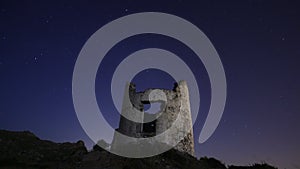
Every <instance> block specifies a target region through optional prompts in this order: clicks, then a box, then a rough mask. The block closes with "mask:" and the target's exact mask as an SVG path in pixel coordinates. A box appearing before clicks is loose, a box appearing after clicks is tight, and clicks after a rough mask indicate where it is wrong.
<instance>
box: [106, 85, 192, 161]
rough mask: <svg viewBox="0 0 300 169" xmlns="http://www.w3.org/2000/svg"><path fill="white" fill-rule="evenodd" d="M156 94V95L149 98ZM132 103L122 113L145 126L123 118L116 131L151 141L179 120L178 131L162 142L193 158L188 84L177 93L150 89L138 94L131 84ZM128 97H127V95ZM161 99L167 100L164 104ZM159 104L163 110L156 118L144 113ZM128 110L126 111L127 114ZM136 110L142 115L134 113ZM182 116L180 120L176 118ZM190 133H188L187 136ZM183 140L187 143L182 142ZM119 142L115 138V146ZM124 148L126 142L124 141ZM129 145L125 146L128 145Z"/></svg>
mask: <svg viewBox="0 0 300 169" xmlns="http://www.w3.org/2000/svg"><path fill="white" fill-rule="evenodd" d="M153 91H155V92H156V95H154V96H153V95H152V96H151V100H149V97H150V96H149V95H150V94H151V92H153ZM128 92H129V99H130V102H131V105H130V106H129V107H126V106H125V108H124V107H123V109H122V114H123V113H131V114H130V115H132V116H135V118H138V119H142V121H143V123H137V122H134V121H131V120H129V119H127V118H125V117H124V116H121V118H120V124H119V128H118V129H117V131H119V132H120V133H122V134H124V135H127V136H130V137H136V138H141V137H152V136H155V135H159V134H161V133H163V132H164V131H166V130H168V129H169V128H170V127H171V126H172V125H173V123H174V122H175V120H176V119H177V120H179V121H178V123H177V125H176V126H172V127H175V128H176V129H175V130H174V132H172V133H171V134H170V135H168V136H166V137H164V138H163V140H161V141H162V142H163V143H165V144H169V145H174V144H175V143H177V142H179V143H178V144H177V145H176V146H175V147H174V148H175V149H177V150H179V151H182V152H186V153H189V154H191V155H194V138H193V127H192V118H191V109H190V101H189V91H188V87H187V83H186V82H185V81H180V82H178V83H177V84H176V85H175V87H174V90H166V89H147V90H145V91H143V92H137V91H136V88H135V85H134V84H132V83H131V84H129V91H128ZM125 94H126V93H125ZM162 95H164V96H165V97H166V98H165V100H162V99H161V98H162ZM153 102H160V103H161V109H160V111H159V112H157V113H155V114H149V113H147V112H145V111H144V104H150V103H153ZM125 109H126V110H125ZM134 109H137V110H139V111H141V112H143V113H140V114H139V113H136V114H134V113H132V112H135V111H134ZM179 113H181V116H180V117H181V118H180V119H179V118H177V117H178V115H179ZM149 118H150V119H155V120H153V121H145V119H149ZM151 127H154V128H151ZM185 131H188V132H185ZM182 138H184V139H182ZM120 142H121V141H118V140H117V138H114V140H113V144H112V146H116V145H117V144H120ZM122 144H124V140H122ZM125 144H126V143H125Z"/></svg>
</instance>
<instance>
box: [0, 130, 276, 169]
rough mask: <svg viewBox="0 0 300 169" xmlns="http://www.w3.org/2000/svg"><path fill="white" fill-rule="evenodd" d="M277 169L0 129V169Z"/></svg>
mask: <svg viewBox="0 0 300 169" xmlns="http://www.w3.org/2000/svg"><path fill="white" fill-rule="evenodd" d="M4 168H5V169H275V167H273V166H270V165H268V164H254V165H252V166H226V165H225V164H223V163H221V162H220V161H218V160H216V159H214V158H206V157H204V158H200V159H196V158H194V157H192V156H190V155H188V154H184V153H181V152H178V151H176V150H170V151H168V152H166V153H163V154H161V155H158V156H154V157H150V158H144V159H131V158H124V157H120V156H117V155H114V154H111V153H109V152H107V151H105V150H102V149H101V148H99V147H98V146H94V149H93V150H92V151H87V149H86V147H85V146H84V143H83V142H82V141H78V142H77V143H54V142H51V141H47V140H40V139H39V138H38V137H36V136H35V135H34V134H32V133H31V132H28V131H24V132H12V131H5V130H0V169H4Z"/></svg>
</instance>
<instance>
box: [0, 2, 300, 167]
mask: <svg viewBox="0 0 300 169" xmlns="http://www.w3.org/2000/svg"><path fill="white" fill-rule="evenodd" d="M299 8H300V4H299V2H297V1H294V2H287V1H280V2H275V1H261V0H257V1H252V0H251V1H249V0H248V1H220V2H217V1H195V2H186V1H181V0H172V1H165V2H159V1H158V2H155V1H151V2H140V1H136V2H134V1H125V0H124V1H119V2H117V1H116V2H111V3H105V2H101V1H93V2H92V1H81V2H77V1H76V2H75V1H70V2H68V1H57V2H54V1H45V2H42V1H0V129H8V130H30V131H32V132H34V133H35V134H36V135H38V136H39V137H40V138H42V139H50V140H53V141H59V142H61V141H72V142H74V141H76V140H79V139H81V140H84V141H85V142H86V144H87V146H89V147H91V146H92V142H91V140H89V138H88V136H87V135H86V134H85V133H84V131H83V129H82V128H81V126H80V124H79V122H78V120H77V118H76V113H75V111H74V108H73V102H72V93H71V86H72V73H73V68H74V65H75V62H76V58H77V56H78V54H79V52H80V50H81V48H82V46H83V44H84V43H85V42H86V40H87V39H88V38H89V37H90V36H91V35H92V34H93V33H94V32H95V31H96V30H98V29H99V28H100V27H101V26H103V25H105V24H106V23H108V22H109V21H111V20H114V19H117V18H119V17H122V16H125V15H127V14H131V13H136V12H146V11H157V12H165V13H170V14H174V15H177V16H179V17H182V18H184V19H187V20H189V21H190V22H192V23H193V24H195V25H197V26H198V27H199V28H200V29H201V30H202V31H203V32H204V33H205V34H206V35H207V36H208V38H209V39H210V40H211V42H212V43H213V44H214V46H215V48H216V49H217V51H218V53H219V55H220V58H221V60H222V63H223V66H224V69H225V73H226V77H227V83H228V98H227V103H226V108H225V112H224V115H223V118H222V120H221V123H220V124H219V126H218V128H217V130H216V132H215V133H214V134H213V136H212V137H211V138H210V139H209V140H208V141H207V142H205V143H204V144H201V145H199V144H197V145H196V152H197V155H198V156H212V157H216V158H218V159H220V160H222V161H224V162H226V163H227V164H250V163H253V162H261V161H266V162H269V163H271V164H274V165H277V166H279V167H280V168H295V169H299V168H300V163H299V161H300V158H299V157H300V144H299V143H300V132H299V129H300V122H299V120H300V112H299V110H300V104H299V103H300V87H299V86H300V68H299V64H300V47H299V46H300V11H299ZM148 47H158V48H163V49H166V50H170V51H172V52H174V53H176V54H177V55H179V56H180V57H181V58H182V59H183V60H184V61H186V62H187V63H188V64H189V66H190V67H191V69H193V71H194V73H195V74H196V76H197V80H198V83H200V86H201V87H200V92H201V109H200V112H199V113H200V116H199V118H198V119H197V122H196V125H195V126H194V130H195V138H198V136H199V132H200V130H201V127H202V125H203V122H204V120H205V117H206V114H207V109H208V107H209V99H210V87H209V81H208V77H207V74H206V71H205V69H204V67H203V65H202V63H201V62H200V61H199V60H195V56H194V53H193V52H191V51H190V50H189V49H188V48H187V47H186V46H184V45H183V44H182V43H180V42H179V41H176V40H174V39H171V38H168V37H163V36H158V35H143V36H135V37H132V38H129V39H126V40H124V41H122V42H120V43H119V44H118V45H116V46H115V47H114V48H113V49H112V50H111V51H110V52H109V53H108V54H107V56H106V58H105V60H104V61H103V64H102V65H103V66H102V67H101V68H100V69H99V71H98V76H97V80H96V85H97V88H96V93H97V96H98V99H99V101H104V102H105V104H100V107H101V108H102V109H103V110H105V112H107V113H106V114H105V117H106V118H107V120H108V121H109V122H110V123H111V124H112V125H113V126H114V127H116V126H117V124H118V118H119V117H118V114H117V113H116V112H115V109H114V107H113V106H112V102H111V96H110V95H109V94H110V93H109V92H108V91H109V90H110V88H109V87H110V80H111V76H112V72H113V70H114V68H115V66H116V65H117V63H118V62H120V61H121V60H122V59H123V58H124V57H126V56H127V55H128V54H130V53H132V52H134V51H136V50H140V49H143V48H148ZM134 81H135V83H137V87H138V89H139V90H143V89H145V88H147V87H163V88H172V87H173V86H172V85H173V79H172V78H170V77H169V76H168V75H167V74H165V73H163V72H161V71H157V70H148V71H144V72H141V73H140V74H138V75H137V76H136V77H135V79H134ZM100 130H101V129H100Z"/></svg>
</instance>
